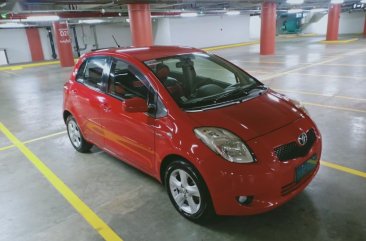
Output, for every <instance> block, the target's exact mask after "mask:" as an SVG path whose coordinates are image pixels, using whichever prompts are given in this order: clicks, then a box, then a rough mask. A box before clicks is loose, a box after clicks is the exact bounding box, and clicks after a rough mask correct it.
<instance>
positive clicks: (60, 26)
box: [53, 22, 74, 67]
mask: <svg viewBox="0 0 366 241" xmlns="http://www.w3.org/2000/svg"><path fill="white" fill-rule="evenodd" d="M53 31H54V33H55V37H56V45H57V50H58V56H59V57H60V63H61V66H62V67H71V66H74V55H73V53H72V45H71V38H70V34H69V26H68V24H67V22H54V23H53Z"/></svg>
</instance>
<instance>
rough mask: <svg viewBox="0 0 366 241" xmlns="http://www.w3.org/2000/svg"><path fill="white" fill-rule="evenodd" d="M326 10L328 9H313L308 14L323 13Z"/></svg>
mask: <svg viewBox="0 0 366 241" xmlns="http://www.w3.org/2000/svg"><path fill="white" fill-rule="evenodd" d="M327 10H328V9H326V8H314V9H311V10H310V12H312V13H321V12H325V11H327Z"/></svg>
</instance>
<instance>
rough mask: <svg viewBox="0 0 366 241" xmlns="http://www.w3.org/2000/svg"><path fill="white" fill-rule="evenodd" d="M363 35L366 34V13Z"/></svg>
mask: <svg viewBox="0 0 366 241" xmlns="http://www.w3.org/2000/svg"><path fill="white" fill-rule="evenodd" d="M363 35H364V36H366V15H365V23H364V25H363Z"/></svg>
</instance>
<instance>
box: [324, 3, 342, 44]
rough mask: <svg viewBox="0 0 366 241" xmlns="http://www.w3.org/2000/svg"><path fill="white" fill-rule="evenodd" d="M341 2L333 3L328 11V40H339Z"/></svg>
mask: <svg viewBox="0 0 366 241" xmlns="http://www.w3.org/2000/svg"><path fill="white" fill-rule="evenodd" d="M340 14H341V4H331V5H330V6H329V12H328V26H327V41H333V40H338V30H339V18H340Z"/></svg>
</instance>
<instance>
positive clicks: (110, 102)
mask: <svg viewBox="0 0 366 241" xmlns="http://www.w3.org/2000/svg"><path fill="white" fill-rule="evenodd" d="M63 118H64V120H65V123H66V126H67V132H68V135H69V138H70V141H71V144H72V145H73V146H74V148H75V149H76V150H77V151H79V152H87V151H89V149H90V148H91V147H92V146H93V145H96V146H98V147H99V148H101V149H103V150H104V151H106V152H108V153H109V154H111V155H113V156H115V157H117V158H119V159H121V160H123V161H125V162H127V163H129V164H130V165H132V166H134V167H136V168H138V169H140V170H141V171H143V172H145V173H147V174H149V175H151V176H153V177H154V178H156V179H158V180H159V181H160V182H161V183H163V184H164V185H165V187H166V190H167V192H168V195H169V198H170V200H171V202H172V203H173V205H174V207H175V208H176V209H177V210H178V212H179V213H180V214H182V215H183V216H184V217H186V218H188V219H190V220H193V221H201V220H205V219H207V218H208V217H210V216H211V215H213V214H218V215H249V214H257V213H262V212H266V211H269V210H271V209H273V208H275V207H278V206H279V205H281V204H283V203H285V202H287V201H289V200H290V199H291V198H293V197H294V196H296V195H297V194H299V193H300V192H301V191H302V190H303V189H304V188H305V187H306V186H307V185H308V184H309V183H310V181H311V180H312V179H313V177H314V176H315V174H316V173H317V171H318V169H319V159H320V155H321V136H320V133H319V130H318V128H317V127H316V125H315V124H314V122H313V121H312V120H311V118H310V117H309V116H308V113H307V111H306V110H305V108H304V107H303V106H302V105H301V104H300V103H299V102H297V101H294V100H291V99H289V98H287V97H286V96H284V95H281V94H279V93H276V92H275V91H273V90H271V89H269V88H268V87H266V86H265V85H263V84H262V83H261V82H259V81H258V80H257V79H255V78H254V77H253V76H251V75H249V74H248V73H247V72H245V71H244V70H242V69H241V68H239V67H237V66H235V65H234V64H232V63H230V62H228V61H227V60H225V59H223V58H220V57H218V56H216V55H212V54H208V53H206V52H204V51H202V50H199V49H195V48H183V47H167V46H165V47H163V46H153V47H143V48H112V49H104V50H96V51H93V52H91V53H88V54H85V55H83V56H82V57H81V58H80V59H79V61H78V63H77V64H76V66H75V68H74V70H73V72H72V75H71V77H70V80H69V81H67V83H66V84H65V86H64V111H63Z"/></svg>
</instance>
